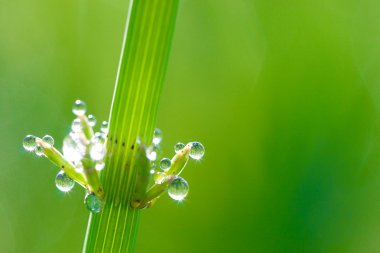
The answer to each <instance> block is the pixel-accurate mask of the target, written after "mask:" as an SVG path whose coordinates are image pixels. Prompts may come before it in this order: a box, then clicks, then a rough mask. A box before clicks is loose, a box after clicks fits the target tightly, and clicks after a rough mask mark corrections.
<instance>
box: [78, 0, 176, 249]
mask: <svg viewBox="0 0 380 253" xmlns="http://www.w3.org/2000/svg"><path fill="white" fill-rule="evenodd" d="M177 9H178V0H131V5H130V10H129V15H128V19H127V28H126V33H125V35H124V36H125V38H124V42H123V49H122V54H121V60H120V64H119V70H118V75H117V81H116V87H115V93H114V98H113V102H112V108H111V114H110V126H109V133H108V144H107V159H106V167H105V169H104V172H103V174H102V175H101V181H102V184H103V186H104V191H105V193H106V196H105V204H104V209H103V211H102V212H101V213H99V214H91V215H90V218H89V224H88V228H87V233H86V239H85V244H84V248H83V252H91V253H92V252H133V250H134V247H135V242H136V233H137V230H138V225H139V216H140V211H139V210H137V209H133V208H131V207H130V201H131V197H132V193H133V190H134V182H135V178H136V171H137V170H136V168H135V157H136V151H137V148H136V139H137V138H140V140H141V141H143V142H146V143H150V142H151V139H152V135H153V131H154V128H155V122H156V113H157V106H158V102H159V97H160V93H161V88H162V83H163V80H164V77H165V72H166V68H167V63H168V58H169V52H170V47H171V42H172V37H173V31H174V26H175V20H176V14H177Z"/></svg>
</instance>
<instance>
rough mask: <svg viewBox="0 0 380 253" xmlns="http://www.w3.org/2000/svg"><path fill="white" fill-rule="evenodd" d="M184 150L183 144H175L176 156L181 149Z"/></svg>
mask: <svg viewBox="0 0 380 253" xmlns="http://www.w3.org/2000/svg"><path fill="white" fill-rule="evenodd" d="M184 148H185V144H183V143H182V142H178V143H177V144H175V146H174V151H175V152H176V153H177V154H178V153H179V152H181V150H182V149H184Z"/></svg>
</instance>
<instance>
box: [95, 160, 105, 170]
mask: <svg viewBox="0 0 380 253" xmlns="http://www.w3.org/2000/svg"><path fill="white" fill-rule="evenodd" d="M105 165H106V164H105V163H104V162H103V161H101V162H97V163H96V164H95V169H96V170H97V171H101V170H103V169H104V166H105Z"/></svg>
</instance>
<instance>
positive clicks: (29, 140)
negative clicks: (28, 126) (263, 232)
mask: <svg viewBox="0 0 380 253" xmlns="http://www.w3.org/2000/svg"><path fill="white" fill-rule="evenodd" d="M22 145H23V146H24V149H25V150H26V151H34V150H35V149H36V147H37V143H36V136H34V135H30V134H29V135H27V136H25V138H24V140H23V141H22Z"/></svg>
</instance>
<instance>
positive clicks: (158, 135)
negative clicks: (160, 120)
mask: <svg viewBox="0 0 380 253" xmlns="http://www.w3.org/2000/svg"><path fill="white" fill-rule="evenodd" d="M161 141H162V131H161V130H160V129H159V128H156V129H154V133H153V140H152V142H153V144H154V145H158V144H160V142H161Z"/></svg>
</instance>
